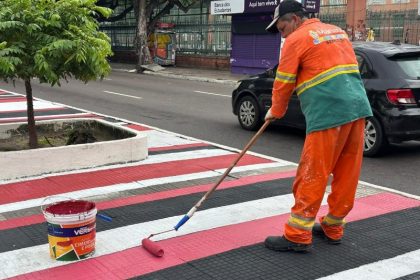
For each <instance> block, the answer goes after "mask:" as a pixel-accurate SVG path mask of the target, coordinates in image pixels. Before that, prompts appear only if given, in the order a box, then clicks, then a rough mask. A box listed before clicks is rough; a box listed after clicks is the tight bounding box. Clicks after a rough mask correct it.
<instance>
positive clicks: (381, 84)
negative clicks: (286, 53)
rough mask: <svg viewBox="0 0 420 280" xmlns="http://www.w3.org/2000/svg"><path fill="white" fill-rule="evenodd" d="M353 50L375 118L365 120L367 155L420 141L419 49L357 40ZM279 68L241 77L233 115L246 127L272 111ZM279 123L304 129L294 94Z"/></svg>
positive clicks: (256, 125) (234, 95)
mask: <svg viewBox="0 0 420 280" xmlns="http://www.w3.org/2000/svg"><path fill="white" fill-rule="evenodd" d="M353 47H354V50H355V53H356V57H357V61H358V63H359V69H360V74H361V76H362V79H363V81H364V85H365V89H366V92H367V95H368V98H369V102H370V105H371V107H372V111H373V114H374V116H373V117H371V118H368V119H367V120H366V126H365V147H364V155H365V156H375V155H378V154H380V153H382V152H383V151H384V150H385V148H386V147H387V146H388V144H389V143H401V142H403V141H409V140H420V46H415V45H408V44H400V43H399V42H398V41H396V42H393V43H387V42H355V43H354V44H353ZM276 70H277V67H274V68H273V69H269V70H267V71H266V72H264V73H262V74H259V75H255V76H250V77H249V78H247V79H243V80H241V81H240V82H239V83H238V85H237V87H236V88H235V90H234V91H233V93H232V108H233V113H234V114H235V115H237V116H238V120H239V123H240V125H241V126H242V127H243V128H244V129H247V130H257V129H258V128H259V127H260V126H261V124H262V122H263V120H264V116H265V114H266V112H267V110H268V109H269V108H270V107H271V91H272V86H273V82H274V78H275V75H276ZM276 123H278V124H281V125H285V126H291V127H296V128H299V129H305V117H304V116H303V114H302V111H301V108H300V103H299V99H298V97H297V95H296V94H293V95H292V98H291V100H290V103H289V107H288V109H287V112H286V115H285V116H284V117H283V118H282V119H280V120H276Z"/></svg>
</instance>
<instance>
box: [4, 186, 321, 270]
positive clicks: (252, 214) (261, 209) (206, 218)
mask: <svg viewBox="0 0 420 280" xmlns="http://www.w3.org/2000/svg"><path fill="white" fill-rule="evenodd" d="M293 201H294V199H293V195H292V194H288V195H282V196H275V197H270V198H265V199H259V200H254V201H248V202H244V203H238V204H232V205H227V206H223V207H218V208H212V209H208V210H203V211H199V212H197V213H196V214H195V216H194V217H193V218H191V220H190V221H188V223H186V224H185V225H184V226H183V227H182V228H181V229H180V230H179V231H178V232H170V233H166V234H162V235H158V236H156V237H155V238H153V239H154V240H155V241H157V240H162V239H168V238H172V237H176V236H182V235H186V234H190V233H193V232H198V231H204V230H209V229H213V228H217V227H222V226H227V225H233V224H238V223H243V222H248V221H253V220H257V219H262V218H266V217H271V216H275V215H280V214H285V213H289V210H290V207H292V205H293ZM323 204H325V200H324V201H323ZM191 206H192V205H191ZM244 209H252V211H243V210H244ZM182 216H183V215H181V216H174V217H168V218H164V219H160V220H155V221H151V222H146V223H140V224H135V225H130V226H125V227H120V228H115V229H112V230H107V231H103V232H99V233H97V235H96V251H95V256H94V257H100V256H103V255H106V254H111V253H115V252H119V251H122V250H126V249H129V248H133V247H137V246H139V243H140V240H141V238H144V237H147V236H149V235H150V234H151V233H157V232H161V231H164V230H167V229H171V228H173V227H174V225H175V224H176V223H177V222H178V221H179V219H180V218H182ZM45 234H46V233H45ZM0 263H1V264H2V270H1V271H0V277H3V278H5V277H12V276H17V275H20V274H24V273H29V272H32V271H39V270H42V269H48V268H53V267H58V266H62V265H66V264H68V263H69V262H59V261H54V260H52V259H51V258H50V256H49V249H48V244H44V245H38V246H33V247H28V248H23V249H19V250H14V251H9V252H4V253H2V254H0Z"/></svg>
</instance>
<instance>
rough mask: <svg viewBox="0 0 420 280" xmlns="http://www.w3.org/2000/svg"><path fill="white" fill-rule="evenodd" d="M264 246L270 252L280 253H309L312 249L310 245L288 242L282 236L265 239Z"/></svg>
mask: <svg viewBox="0 0 420 280" xmlns="http://www.w3.org/2000/svg"><path fill="white" fill-rule="evenodd" d="M264 245H265V247H267V248H268V249H270V250H274V251H280V252H286V251H295V252H309V250H310V249H311V247H312V245H311V244H301V243H295V242H292V241H289V240H287V239H286V238H285V237H284V236H269V237H267V238H266V239H265V241H264Z"/></svg>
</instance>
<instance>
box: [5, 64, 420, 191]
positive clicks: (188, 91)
mask: <svg viewBox="0 0 420 280" xmlns="http://www.w3.org/2000/svg"><path fill="white" fill-rule="evenodd" d="M0 88H4V89H8V90H11V91H14V92H17V93H22V94H24V93H25V90H24V86H23V83H21V82H16V87H13V85H12V84H5V83H4V82H0ZM232 89H233V86H230V85H224V84H215V83H206V82H195V81H187V80H179V79H170V78H164V77H155V76H149V75H137V74H133V73H126V72H113V73H112V74H111V75H110V76H109V77H107V79H105V80H103V81H98V82H89V83H88V84H83V83H80V82H78V81H70V82H69V83H63V84H62V86H61V88H60V87H54V88H51V87H50V86H49V85H39V84H38V82H37V81H36V80H34V82H33V92H34V96H35V97H38V98H41V99H45V100H49V101H54V102H59V103H63V104H66V105H70V106H74V107H78V108H81V109H85V110H90V111H93V112H97V113H102V114H106V115H111V116H114V117H119V118H123V119H128V120H131V121H135V122H139V123H143V124H147V125H151V126H155V127H158V128H161V129H165V130H169V131H172V132H176V133H181V134H185V135H188V136H192V137H196V138H199V139H203V140H207V141H211V142H215V143H219V144H223V145H227V146H231V147H235V148H238V149H242V148H243V147H244V145H245V144H246V143H247V142H248V141H249V139H251V137H252V136H253V135H254V133H253V132H249V131H244V130H243V129H241V128H240V126H239V124H238V121H237V119H236V116H234V115H233V114H232V110H231V100H230V94H231V92H232ZM304 136H305V134H304V132H302V131H298V130H294V129H290V128H284V127H274V126H273V127H269V128H268V129H267V131H266V132H265V133H264V134H263V135H262V137H261V138H260V139H259V140H258V141H257V143H256V144H255V145H254V146H253V147H252V148H251V150H252V151H254V152H258V153H261V154H265V155H270V156H274V157H277V158H281V159H284V160H289V161H292V162H298V161H299V156H300V151H301V149H302V145H303V141H304ZM361 180H363V181H365V182H368V183H371V184H376V185H380V186H384V187H389V188H392V189H396V190H400V191H403V192H407V193H411V194H414V195H420V142H414V141H412V142H409V143H405V144H401V145H398V146H394V147H392V148H391V149H390V151H389V152H388V154H387V155H385V156H383V157H380V158H365V160H364V164H363V170H362V174H361Z"/></svg>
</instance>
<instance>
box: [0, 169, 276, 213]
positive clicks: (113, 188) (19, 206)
mask: <svg viewBox="0 0 420 280" xmlns="http://www.w3.org/2000/svg"><path fill="white" fill-rule="evenodd" d="M280 166H282V165H281V164H279V163H263V164H254V165H245V166H239V167H235V168H234V169H233V170H232V171H231V173H234V172H243V171H251V170H258V169H263V168H270V167H280ZM224 171H225V169H217V170H212V171H205V172H197V173H189V174H185V175H178V176H170V177H161V178H154V179H147V180H141V181H136V182H132V183H126V184H115V185H109V186H103V187H97V188H91V189H84V190H80V191H74V192H67V193H60V195H59V197H62V199H60V198H59V197H57V198H56V199H54V201H57V202H58V201H61V200H65V198H66V197H68V198H73V199H82V198H88V197H92V196H99V195H108V194H112V193H116V192H122V191H128V190H135V189H141V188H147V187H151V186H156V185H161V184H169V183H176V182H183V181H188V180H196V179H204V178H212V177H218V176H221V174H223V173H224ZM47 198H48V196H45V197H41V198H35V199H28V200H25V201H19V202H13V203H8V204H3V205H0V213H6V212H11V211H20V210H23V209H28V208H32V207H41V205H42V204H43V203H44V200H45V199H47Z"/></svg>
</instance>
